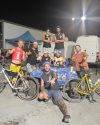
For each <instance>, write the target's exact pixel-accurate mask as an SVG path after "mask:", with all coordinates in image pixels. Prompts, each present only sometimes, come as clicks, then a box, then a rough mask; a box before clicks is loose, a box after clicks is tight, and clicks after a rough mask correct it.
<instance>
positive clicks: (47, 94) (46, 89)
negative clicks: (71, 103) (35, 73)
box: [39, 62, 70, 123]
mask: <svg viewBox="0 0 100 125" xmlns="http://www.w3.org/2000/svg"><path fill="white" fill-rule="evenodd" d="M40 90H41V91H40V93H39V99H40V100H46V101H47V100H48V99H49V98H52V100H53V102H54V103H55V104H56V105H57V106H58V107H59V109H60V111H61V112H62V113H63V119H62V121H63V122H67V123H68V122H69V120H70V115H68V111H67V106H66V104H65V103H64V101H63V98H62V95H61V92H60V87H59V84H58V82H57V74H56V73H55V72H54V71H52V70H51V68H50V63H49V62H45V63H44V70H43V74H42V76H41V85H40Z"/></svg>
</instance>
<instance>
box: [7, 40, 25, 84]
mask: <svg viewBox="0 0 100 125" xmlns="http://www.w3.org/2000/svg"><path fill="white" fill-rule="evenodd" d="M17 45H18V46H17V47H16V48H14V49H12V50H8V52H7V56H9V55H12V59H11V64H10V70H11V71H12V72H19V71H20V70H21V63H22V61H25V60H26V55H25V52H24V51H23V48H24V41H23V40H19V41H18V43H17ZM14 81H15V80H14V79H13V82H12V83H15V82H14Z"/></svg>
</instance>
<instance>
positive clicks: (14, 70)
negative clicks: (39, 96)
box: [10, 64, 21, 72]
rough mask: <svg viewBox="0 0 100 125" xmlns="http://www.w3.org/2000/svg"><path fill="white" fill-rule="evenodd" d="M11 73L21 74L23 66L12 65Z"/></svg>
mask: <svg viewBox="0 0 100 125" xmlns="http://www.w3.org/2000/svg"><path fill="white" fill-rule="evenodd" d="M10 71H12V72H20V71H21V66H17V65H13V64H11V65H10Z"/></svg>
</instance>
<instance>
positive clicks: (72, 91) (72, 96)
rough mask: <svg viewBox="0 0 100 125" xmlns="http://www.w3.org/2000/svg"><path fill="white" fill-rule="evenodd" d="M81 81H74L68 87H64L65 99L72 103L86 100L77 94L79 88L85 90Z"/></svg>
mask: <svg viewBox="0 0 100 125" xmlns="http://www.w3.org/2000/svg"><path fill="white" fill-rule="evenodd" d="M80 81H81V80H80V79H73V80H70V81H69V83H68V84H67V85H64V86H63V92H62V96H63V98H64V99H66V100H68V101H70V102H80V101H81V100H82V99H83V98H84V95H81V94H80V93H78V92H77V90H78V87H80V88H83V86H81V85H80Z"/></svg>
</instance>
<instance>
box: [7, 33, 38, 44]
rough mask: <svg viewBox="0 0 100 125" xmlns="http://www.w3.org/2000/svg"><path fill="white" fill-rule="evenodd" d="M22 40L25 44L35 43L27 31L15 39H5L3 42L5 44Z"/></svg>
mask: <svg viewBox="0 0 100 125" xmlns="http://www.w3.org/2000/svg"><path fill="white" fill-rule="evenodd" d="M20 39H22V40H24V41H25V42H35V41H37V40H36V39H35V38H34V37H33V36H32V35H31V33H30V32H29V31H26V32H25V33H24V34H22V35H20V36H18V37H16V38H12V39H5V41H7V42H17V41H18V40H20Z"/></svg>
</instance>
